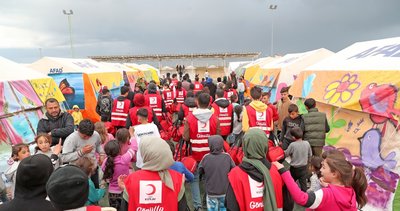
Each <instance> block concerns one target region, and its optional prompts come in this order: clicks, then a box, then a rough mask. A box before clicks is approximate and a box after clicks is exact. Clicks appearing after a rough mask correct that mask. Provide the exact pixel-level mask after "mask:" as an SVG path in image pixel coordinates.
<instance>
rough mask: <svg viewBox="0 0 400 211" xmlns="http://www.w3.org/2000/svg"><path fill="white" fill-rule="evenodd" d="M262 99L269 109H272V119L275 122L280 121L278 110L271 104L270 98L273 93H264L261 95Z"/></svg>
mask: <svg viewBox="0 0 400 211" xmlns="http://www.w3.org/2000/svg"><path fill="white" fill-rule="evenodd" d="M261 96H262V98H261V101H262V102H263V103H264V104H265V105H267V106H268V108H271V109H272V119H273V120H274V122H275V121H278V119H279V115H278V110H277V109H276V107H275V106H274V105H273V104H272V103H270V102H269V100H270V98H271V92H263V93H262V94H261Z"/></svg>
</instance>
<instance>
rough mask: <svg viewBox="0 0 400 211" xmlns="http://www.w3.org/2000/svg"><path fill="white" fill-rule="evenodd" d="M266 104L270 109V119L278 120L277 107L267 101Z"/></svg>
mask: <svg viewBox="0 0 400 211" xmlns="http://www.w3.org/2000/svg"><path fill="white" fill-rule="evenodd" d="M267 106H268V108H270V109H271V110H272V119H273V120H274V122H275V121H278V119H279V114H278V109H276V107H275V106H274V105H273V104H272V103H268V104H267Z"/></svg>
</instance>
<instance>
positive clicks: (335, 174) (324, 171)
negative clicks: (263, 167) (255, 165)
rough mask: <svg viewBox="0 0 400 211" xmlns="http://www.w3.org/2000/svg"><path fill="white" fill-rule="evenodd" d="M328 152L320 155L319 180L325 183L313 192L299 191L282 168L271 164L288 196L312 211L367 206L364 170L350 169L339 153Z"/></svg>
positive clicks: (352, 210)
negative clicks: (282, 182) (279, 173)
mask: <svg viewBox="0 0 400 211" xmlns="http://www.w3.org/2000/svg"><path fill="white" fill-rule="evenodd" d="M331 151H334V152H332V153H328V154H325V156H324V155H323V156H322V157H323V158H324V161H323V163H322V168H321V175H322V177H321V178H322V180H324V181H325V182H326V183H328V184H327V186H326V187H323V188H321V189H320V190H318V191H316V192H309V193H305V192H302V191H300V190H299V188H298V186H297V185H296V183H295V182H294V181H293V178H292V177H291V175H290V173H289V172H287V171H286V170H285V169H284V166H283V165H282V164H280V163H279V162H273V164H274V165H275V166H276V167H277V168H278V169H279V172H281V176H282V179H283V181H284V182H285V184H286V186H287V187H288V189H289V192H290V195H292V197H293V200H294V201H295V202H296V203H298V204H299V205H301V206H304V207H308V208H310V209H313V210H316V211H320V210H324V211H336V210H351V211H356V210H357V209H361V208H362V207H364V206H365V204H366V203H367V197H366V196H365V191H366V190H367V185H368V183H367V178H366V177H365V174H364V170H363V169H362V168H360V167H355V166H353V165H352V164H351V163H350V162H349V161H347V160H346V157H345V156H344V155H343V153H342V152H340V151H338V150H331ZM338 155H340V156H338Z"/></svg>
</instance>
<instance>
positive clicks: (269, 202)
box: [243, 128, 278, 211]
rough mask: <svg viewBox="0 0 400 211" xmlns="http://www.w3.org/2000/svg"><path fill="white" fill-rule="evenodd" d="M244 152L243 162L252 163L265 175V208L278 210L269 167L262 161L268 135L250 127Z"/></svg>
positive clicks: (264, 156) (266, 149)
mask: <svg viewBox="0 0 400 211" xmlns="http://www.w3.org/2000/svg"><path fill="white" fill-rule="evenodd" d="M243 152H244V158H243V162H247V163H250V164H251V165H252V166H254V167H255V168H256V169H257V170H258V171H259V172H260V173H262V175H263V177H264V194H263V202H264V210H268V211H269V210H273V211H275V210H278V209H277V205H276V199H275V190H274V186H273V184H272V180H271V175H270V172H269V169H268V168H267V167H266V166H265V165H264V164H263V163H262V161H261V160H263V159H266V153H267V152H268V137H267V135H266V134H265V132H264V131H262V130H261V129H257V128H250V129H249V130H248V131H247V132H246V134H245V135H244V137H243Z"/></svg>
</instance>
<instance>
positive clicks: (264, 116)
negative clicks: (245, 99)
mask: <svg viewBox="0 0 400 211" xmlns="http://www.w3.org/2000/svg"><path fill="white" fill-rule="evenodd" d="M261 92H262V90H261V88H260V87H257V86H255V87H253V88H251V90H250V96H251V98H252V102H251V103H250V104H249V105H248V106H245V107H244V109H243V119H242V126H243V132H246V131H248V130H249V128H259V129H261V130H263V131H264V132H265V133H266V134H267V135H269V134H270V132H271V131H273V121H274V120H273V119H272V116H273V114H272V110H271V109H270V108H268V106H267V105H265V104H264V103H263V102H261V101H260V99H261Z"/></svg>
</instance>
